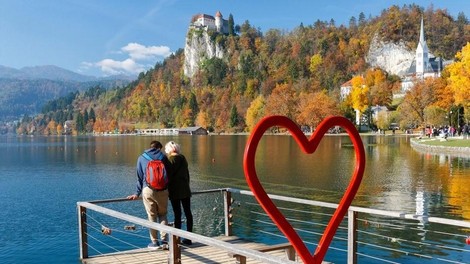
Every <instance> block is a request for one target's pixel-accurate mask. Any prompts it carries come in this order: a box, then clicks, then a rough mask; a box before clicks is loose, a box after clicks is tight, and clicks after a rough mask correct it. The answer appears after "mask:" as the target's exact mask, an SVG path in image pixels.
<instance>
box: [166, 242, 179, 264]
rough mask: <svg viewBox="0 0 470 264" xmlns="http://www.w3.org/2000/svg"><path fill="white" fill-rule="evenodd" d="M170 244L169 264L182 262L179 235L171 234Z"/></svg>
mask: <svg viewBox="0 0 470 264" xmlns="http://www.w3.org/2000/svg"><path fill="white" fill-rule="evenodd" d="M169 239H170V241H169V246H170V252H169V254H168V263H169V264H180V263H181V248H180V245H179V241H180V239H179V237H177V236H175V235H170V236H169Z"/></svg>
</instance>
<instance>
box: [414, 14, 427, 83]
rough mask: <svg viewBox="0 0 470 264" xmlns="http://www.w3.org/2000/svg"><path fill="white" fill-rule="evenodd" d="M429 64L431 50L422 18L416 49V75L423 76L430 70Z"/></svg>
mask: <svg viewBox="0 0 470 264" xmlns="http://www.w3.org/2000/svg"><path fill="white" fill-rule="evenodd" d="M428 63H429V50H428V45H427V44H426V39H425V38H424V22H423V17H421V28H420V31H419V42H418V47H416V75H421V76H422V75H423V74H424V73H425V72H426V69H427V68H428Z"/></svg>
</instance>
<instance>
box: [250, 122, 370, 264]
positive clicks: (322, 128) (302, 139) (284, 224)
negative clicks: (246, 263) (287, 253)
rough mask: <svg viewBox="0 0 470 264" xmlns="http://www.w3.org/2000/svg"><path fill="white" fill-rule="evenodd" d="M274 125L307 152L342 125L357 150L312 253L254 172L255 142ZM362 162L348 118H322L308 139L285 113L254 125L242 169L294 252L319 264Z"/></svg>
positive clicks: (359, 144)
mask: <svg viewBox="0 0 470 264" xmlns="http://www.w3.org/2000/svg"><path fill="white" fill-rule="evenodd" d="M273 126H281V127H285V128H287V129H288V130H289V131H290V133H291V134H292V136H293V137H294V138H295V140H296V141H297V144H299V145H300V147H301V148H302V150H303V151H304V152H305V153H308V154H311V153H313V152H315V150H316V149H317V147H318V144H319V143H320V140H321V139H322V138H323V136H324V135H325V133H326V132H327V131H328V129H329V128H331V127H334V126H341V127H343V128H344V129H346V131H347V132H348V134H349V137H350V138H351V140H352V143H353V145H354V149H355V151H356V166H355V169H354V174H353V176H352V178H351V181H350V182H349V185H348V187H347V189H346V191H345V193H344V195H343V198H341V201H340V203H339V205H338V208H336V211H335V212H334V214H333V216H332V217H331V219H330V222H329V223H328V226H327V227H326V228H325V231H324V233H323V235H322V237H321V239H320V242H319V243H318V246H317V248H316V250H315V253H314V254H313V255H311V254H310V252H309V250H308V248H307V246H305V244H304V242H303V241H302V239H301V238H300V236H299V235H298V234H297V232H296V231H295V230H294V228H293V227H292V226H291V225H290V223H289V222H288V221H287V220H286V218H285V217H284V215H283V214H282V213H281V212H280V211H279V209H277V207H276V206H275V205H274V203H273V202H272V201H271V199H270V198H269V197H268V195H267V193H266V191H265V190H264V189H263V186H262V185H261V183H260V181H259V179H258V176H257V174H256V168H255V154H256V149H257V147H258V143H259V141H260V139H261V137H262V136H263V134H264V132H265V131H266V130H267V129H268V128H270V127H273ZM365 164H366V162H365V152H364V145H363V143H362V140H361V137H360V136H359V133H358V132H357V130H356V128H355V127H354V125H353V124H352V123H351V122H350V121H349V120H348V119H346V118H344V117H340V116H332V117H327V118H326V119H325V120H323V121H322V122H321V123H320V124H319V125H318V127H317V128H316V130H315V132H314V133H313V134H312V136H311V137H310V139H307V137H306V136H305V135H304V134H303V133H302V131H301V130H300V129H299V127H298V126H297V124H295V123H294V122H293V121H292V120H290V119H289V118H287V117H285V116H268V117H265V118H264V119H262V120H261V121H260V122H259V123H258V124H257V125H256V127H255V128H254V130H253V132H252V134H251V135H250V138H249V139H248V141H247V144H246V147H245V154H244V158H243V169H244V171H245V178H246V181H247V183H248V186H250V189H251V191H252V192H253V193H254V195H255V197H256V199H257V200H258V203H260V205H261V207H262V208H263V209H264V211H265V212H266V213H267V214H268V215H269V217H270V218H271V219H272V220H273V221H274V223H275V224H276V225H277V227H278V228H279V229H280V230H281V231H282V233H284V235H285V236H286V237H287V239H289V241H290V243H291V244H292V246H293V247H294V248H295V251H296V252H297V254H298V255H299V256H300V257H301V258H302V260H303V262H304V263H321V262H322V261H323V258H324V257H325V254H326V251H327V250H328V247H329V246H330V243H331V240H332V239H333V236H334V235H335V233H336V230H337V229H338V226H339V224H340V223H341V221H342V220H343V217H344V215H345V214H346V212H347V210H348V207H349V206H350V205H351V202H352V200H353V199H354V196H355V195H356V192H357V190H358V189H359V185H360V184H361V180H362V176H363V174H364V168H365Z"/></svg>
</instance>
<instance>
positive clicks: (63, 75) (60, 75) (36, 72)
mask: <svg viewBox="0 0 470 264" xmlns="http://www.w3.org/2000/svg"><path fill="white" fill-rule="evenodd" d="M135 78H136V76H127V75H113V76H107V77H95V76H89V75H83V74H79V73H76V72H73V71H69V70H66V69H64V68H61V67H57V66H54V65H44V66H31V67H23V68H21V69H15V68H11V67H7V66H3V65H0V79H47V80H56V81H77V82H89V81H99V80H128V81H132V80H134V79H135Z"/></svg>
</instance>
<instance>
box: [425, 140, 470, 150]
mask: <svg viewBox="0 0 470 264" xmlns="http://www.w3.org/2000/svg"><path fill="white" fill-rule="evenodd" d="M418 142H419V143H420V144H423V145H429V146H443V147H467V148H470V138H469V139H458V138H447V141H441V140H440V139H434V140H432V139H421V140H419V141H418Z"/></svg>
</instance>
